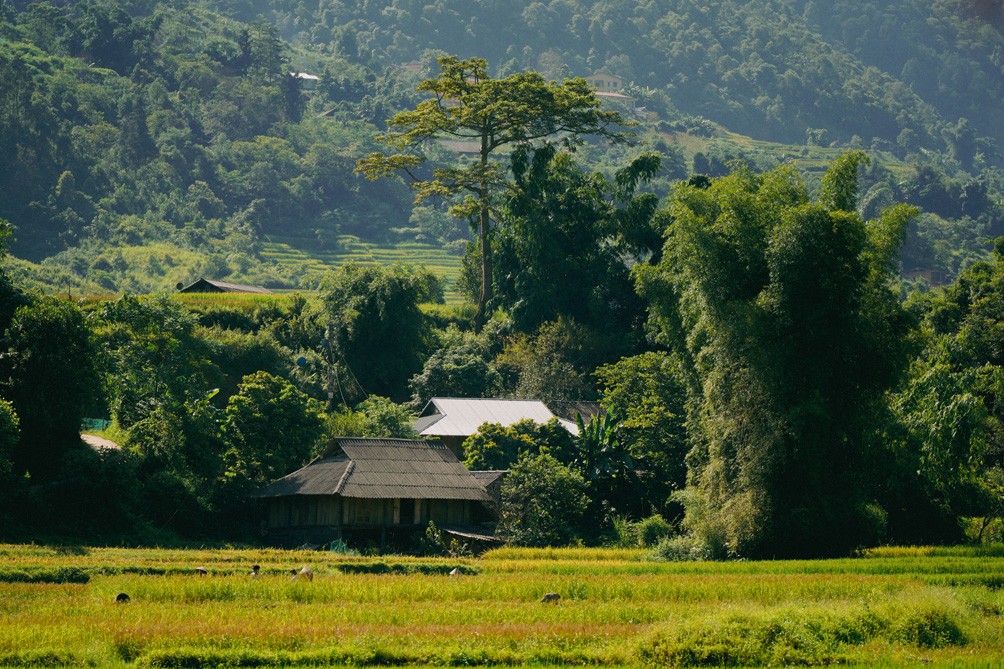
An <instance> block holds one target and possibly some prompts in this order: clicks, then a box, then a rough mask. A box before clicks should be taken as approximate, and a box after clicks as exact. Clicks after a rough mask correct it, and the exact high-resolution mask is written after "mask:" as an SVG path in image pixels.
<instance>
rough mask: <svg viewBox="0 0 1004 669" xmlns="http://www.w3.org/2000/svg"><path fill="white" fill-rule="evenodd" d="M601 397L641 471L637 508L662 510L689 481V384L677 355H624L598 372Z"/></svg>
mask: <svg viewBox="0 0 1004 669" xmlns="http://www.w3.org/2000/svg"><path fill="white" fill-rule="evenodd" d="M596 377H597V378H598V379H599V381H600V386H601V388H602V390H601V393H600V401H601V402H602V404H603V406H604V407H606V409H607V410H608V411H609V412H610V413H611V414H612V415H614V416H617V417H618V419H619V422H618V427H617V436H618V439H619V441H620V443H621V444H622V445H623V446H624V448H626V449H627V452H628V454H629V455H630V457H631V459H632V460H633V461H634V463H635V464H634V467H635V469H636V470H637V471H638V472H639V474H638V480H637V483H636V487H635V488H634V494H635V499H636V504H637V506H640V507H642V509H643V510H644V509H645V507H647V508H654V509H662V508H663V506H664V505H665V504H666V502H667V501H668V500H669V496H670V494H671V493H672V492H673V491H675V490H679V489H681V488H682V487H683V486H684V485H685V484H686V476H687V472H686V465H685V456H686V454H687V451H688V450H689V448H690V444H689V441H688V433H687V429H686V419H687V409H686V402H687V386H686V381H687V380H686V378H685V372H684V369H683V366H682V365H680V364H679V362H678V359H677V358H676V357H674V356H672V355H670V354H666V353H662V352H649V353H642V354H640V355H637V356H633V357H630V358H622V359H621V360H620V361H618V362H617V363H614V364H611V365H604V366H602V367H599V368H598V369H597V370H596Z"/></svg>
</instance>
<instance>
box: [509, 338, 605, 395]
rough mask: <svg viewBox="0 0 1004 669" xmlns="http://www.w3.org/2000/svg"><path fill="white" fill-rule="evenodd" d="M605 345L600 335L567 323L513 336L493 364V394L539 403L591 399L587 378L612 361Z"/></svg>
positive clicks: (589, 384)
mask: <svg viewBox="0 0 1004 669" xmlns="http://www.w3.org/2000/svg"><path fill="white" fill-rule="evenodd" d="M614 339H615V340H616V337H615V338H614ZM618 343H620V342H616V341H615V342H613V344H614V346H616V344H618ZM609 344H611V342H610V341H608V340H606V339H605V337H604V333H603V332H602V331H595V330H590V329H588V328H586V327H584V326H582V325H579V324H578V323H576V322H574V321H572V320H569V319H567V318H559V319H558V320H556V321H550V322H547V323H544V324H543V325H541V326H540V328H539V329H538V330H537V332H536V333H534V335H532V336H531V335H527V334H523V333H517V334H516V335H515V336H513V337H511V338H510V339H509V340H507V341H506V344H505V347H504V348H503V350H502V352H501V353H499V355H498V356H496V358H495V360H494V364H493V367H494V369H495V370H496V372H497V374H498V376H499V381H498V393H499V394H501V395H503V396H511V397H531V398H534V399H539V400H541V401H542V402H544V403H549V402H553V403H557V402H571V401H576V400H582V399H591V398H592V397H594V396H595V391H594V389H593V384H592V383H591V382H590V380H589V377H588V374H589V372H590V371H592V370H593V369H594V368H595V367H596V365H597V364H598V363H600V362H605V361H606V360H608V359H610V358H612V357H613V351H611V348H612V347H611V346H609ZM614 350H616V349H614Z"/></svg>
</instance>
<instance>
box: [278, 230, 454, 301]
mask: <svg viewBox="0 0 1004 669" xmlns="http://www.w3.org/2000/svg"><path fill="white" fill-rule="evenodd" d="M261 255H262V257H263V258H264V259H265V260H270V261H272V262H275V263H277V264H279V265H285V266H289V265H295V266H296V267H298V268H301V269H303V270H304V271H305V274H306V275H307V276H308V277H309V281H308V283H309V282H311V281H313V282H316V281H317V280H319V279H320V278H321V277H322V276H323V275H324V274H325V273H326V272H329V271H331V270H333V269H334V268H336V267H338V266H339V265H343V264H345V263H347V262H357V263H360V264H363V265H391V264H394V263H398V262H399V263H403V264H406V265H412V266H414V267H424V268H426V269H427V270H429V271H430V272H432V273H433V274H435V275H436V276H438V277H439V278H440V279H442V280H443V284H444V288H445V292H446V301H447V303H451V304H452V303H459V302H460V301H461V299H460V293H459V292H458V291H457V288H456V282H457V278H458V277H459V275H460V263H461V257H460V256H458V255H456V254H453V253H450V252H449V251H448V250H446V249H444V248H442V247H440V246H435V245H432V244H423V243H420V242H400V243H397V244H375V243H372V242H365V241H362V240H361V239H359V238H358V237H353V236H350V235H343V236H340V237H339V238H338V243H337V245H335V247H334V248H332V249H328V250H325V249H318V248H317V243H316V241H315V240H310V239H307V238H295V237H277V236H271V237H270V238H269V240H268V241H266V242H265V243H264V244H263V249H262V252H261Z"/></svg>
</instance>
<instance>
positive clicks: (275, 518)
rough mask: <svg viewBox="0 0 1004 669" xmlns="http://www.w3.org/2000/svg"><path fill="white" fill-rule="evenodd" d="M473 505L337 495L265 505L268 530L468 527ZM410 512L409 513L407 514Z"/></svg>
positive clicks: (275, 500) (280, 499) (281, 499)
mask: <svg viewBox="0 0 1004 669" xmlns="http://www.w3.org/2000/svg"><path fill="white" fill-rule="evenodd" d="M475 504H476V502H471V501H469V500H459V499H433V500H428V499H415V500H410V499H363V498H343V497H339V496H337V495H331V496H321V495H303V496H298V497H276V498H273V499H270V500H269V502H268V513H267V517H268V527H269V528H270V529H282V528H292V527H314V526H328V527H389V526H395V525H398V526H400V525H414V526H421V527H424V526H426V525H428V523H429V521H430V520H431V521H432V522H434V523H436V525H470V524H471V523H472V520H473V519H474V516H475V513H474V505H475ZM409 512H410V513H409Z"/></svg>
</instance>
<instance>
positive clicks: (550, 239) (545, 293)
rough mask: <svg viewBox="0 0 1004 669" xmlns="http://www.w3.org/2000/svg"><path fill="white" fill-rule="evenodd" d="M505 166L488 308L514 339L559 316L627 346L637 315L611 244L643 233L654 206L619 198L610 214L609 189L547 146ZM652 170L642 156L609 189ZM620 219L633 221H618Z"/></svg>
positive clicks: (517, 154) (629, 184)
mask: <svg viewBox="0 0 1004 669" xmlns="http://www.w3.org/2000/svg"><path fill="white" fill-rule="evenodd" d="M510 160H511V170H512V173H513V184H512V188H511V190H510V192H509V193H508V194H507V197H506V202H505V208H504V209H503V211H502V213H501V214H500V219H499V223H498V229H497V230H496V232H495V236H494V239H493V240H492V244H493V246H494V254H495V258H494V264H493V269H494V272H495V290H496V295H495V302H494V303H495V304H497V305H498V306H500V307H502V308H503V309H505V310H506V312H507V313H508V314H509V316H510V317H511V318H512V320H513V324H514V326H515V328H516V329H517V330H518V331H520V332H532V331H534V330H536V329H537V328H538V327H540V326H541V325H542V324H543V323H545V322H547V321H552V320H556V319H558V318H559V317H564V318H567V319H570V320H574V321H576V322H578V323H581V324H582V325H585V326H587V327H591V328H598V329H604V330H606V329H609V328H611V327H614V326H619V327H620V328H621V332H620V333H619V334H620V335H621V336H622V337H623V338H624V339H628V338H629V336H630V333H631V331H632V329H634V327H635V326H637V324H638V323H637V322H638V321H639V320H640V316H641V313H642V309H641V305H640V304H639V302H638V300H637V297H636V295H635V293H634V290H633V289H632V286H631V282H630V280H629V276H628V268H627V266H626V265H625V263H624V262H623V260H622V257H621V255H620V251H621V249H620V248H619V247H618V245H616V244H615V243H613V242H614V238H615V234H616V232H618V231H619V229H632V230H634V229H638V228H649V227H650V225H651V224H650V220H651V216H652V215H653V214H654V206H651V207H644V206H640V205H639V203H636V202H634V201H633V200H632V199H631V198H630V196H628V195H625V196H624V198H623V199H624V200H625V202H623V203H622V204H621V207H620V208H615V207H614V205H613V204H612V203H611V202H610V200H611V199H612V198H613V197H614V194H615V193H614V191H615V186H614V185H613V184H610V183H608V182H607V180H606V179H605V178H603V177H602V176H601V175H599V174H594V175H588V174H586V173H585V172H583V171H582V170H581V169H580V168H578V167H577V166H576V165H575V164H574V163H573V162H572V159H571V157H570V155H569V154H567V153H558V151H557V149H556V147H554V146H547V147H543V148H540V149H537V150H536V151H532V152H530V151H528V150H526V149H519V150H516V151H514V152H513V154H512V156H511V159H510ZM646 161H649V163H651V164H648V165H644V163H645V162H646ZM658 167H659V159H658V157H656V156H654V155H645V156H642V157H640V158H637V159H636V160H635V161H634V163H633V164H632V165H630V166H629V167H627V168H624V169H623V170H621V171H620V172H618V174H617V175H616V182H617V183H622V182H623V183H624V184H625V189H627V188H630V189H632V190H633V187H634V186H635V185H637V181H640V180H642V178H643V177H647V178H650V177H651V176H652V175H653V174H654V173H655V172H657V171H658ZM653 204H654V203H653ZM628 212H631V213H633V214H634V217H635V218H637V219H640V220H634V219H631V220H618V217H620V218H623V219H627V218H628V216H627V213H628Z"/></svg>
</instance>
